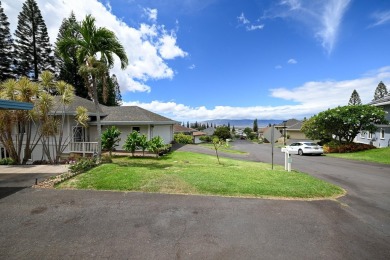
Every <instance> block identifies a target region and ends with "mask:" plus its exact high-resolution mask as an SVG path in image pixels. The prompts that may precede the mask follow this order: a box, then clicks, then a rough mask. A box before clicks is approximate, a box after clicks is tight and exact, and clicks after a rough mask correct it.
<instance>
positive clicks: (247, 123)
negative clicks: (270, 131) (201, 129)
mask: <svg viewBox="0 0 390 260" xmlns="http://www.w3.org/2000/svg"><path fill="white" fill-rule="evenodd" d="M253 121H254V120H253V119H214V120H207V121H202V122H200V123H201V124H207V123H208V124H209V125H210V124H211V123H212V124H213V125H217V126H221V125H228V124H229V123H230V126H231V127H233V126H234V127H235V128H245V127H253ZM282 122H283V120H273V119H270V120H257V125H258V126H259V127H265V126H268V125H269V124H271V125H272V124H280V123H282Z"/></svg>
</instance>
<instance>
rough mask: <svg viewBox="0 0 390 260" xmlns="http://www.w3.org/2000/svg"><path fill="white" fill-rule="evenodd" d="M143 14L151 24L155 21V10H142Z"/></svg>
mask: <svg viewBox="0 0 390 260" xmlns="http://www.w3.org/2000/svg"><path fill="white" fill-rule="evenodd" d="M144 12H145V14H146V16H147V17H148V19H149V20H150V21H152V22H156V21H157V13H158V11H157V9H151V8H144Z"/></svg>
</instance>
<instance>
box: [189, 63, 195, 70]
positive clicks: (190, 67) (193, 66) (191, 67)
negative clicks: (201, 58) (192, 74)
mask: <svg viewBox="0 0 390 260" xmlns="http://www.w3.org/2000/svg"><path fill="white" fill-rule="evenodd" d="M188 68H189V69H190V70H193V69H195V68H196V66H195V64H191V65H190V66H189V67H188Z"/></svg>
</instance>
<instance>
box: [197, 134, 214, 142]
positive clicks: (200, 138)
mask: <svg viewBox="0 0 390 260" xmlns="http://www.w3.org/2000/svg"><path fill="white" fill-rule="evenodd" d="M199 140H201V141H202V142H206V143H211V142H212V141H213V138H212V137H211V136H209V135H204V136H201V137H199Z"/></svg>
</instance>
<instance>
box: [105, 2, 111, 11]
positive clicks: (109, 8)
mask: <svg viewBox="0 0 390 260" xmlns="http://www.w3.org/2000/svg"><path fill="white" fill-rule="evenodd" d="M106 7H107V10H108V11H109V12H110V13H111V11H112V6H111V4H110V2H109V1H107V2H106Z"/></svg>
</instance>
